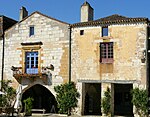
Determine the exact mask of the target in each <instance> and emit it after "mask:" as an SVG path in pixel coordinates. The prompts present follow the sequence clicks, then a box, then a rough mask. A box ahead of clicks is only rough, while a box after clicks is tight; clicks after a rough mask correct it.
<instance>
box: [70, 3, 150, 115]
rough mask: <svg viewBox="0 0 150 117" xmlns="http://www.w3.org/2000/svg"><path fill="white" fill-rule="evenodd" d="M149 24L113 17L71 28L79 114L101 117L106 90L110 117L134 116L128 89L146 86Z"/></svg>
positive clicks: (118, 16)
mask: <svg viewBox="0 0 150 117" xmlns="http://www.w3.org/2000/svg"><path fill="white" fill-rule="evenodd" d="M85 4H86V5H85ZM82 7H89V4H88V3H84V5H83V6H82ZM82 7H81V13H82V9H83V8H82ZM87 14H88V13H87ZM87 14H82V15H83V16H82V17H84V15H87ZM89 14H90V12H89ZM85 17H86V16H85ZM148 22H149V21H148V19H147V18H129V17H124V16H120V15H117V14H115V15H111V16H108V17H104V18H101V19H98V20H94V21H87V22H83V21H82V20H81V23H76V24H72V25H71V26H72V49H71V50H72V54H71V61H72V64H71V65H72V69H71V71H72V75H71V76H72V80H73V81H75V82H77V87H78V90H79V92H80V94H81V98H80V99H79V105H80V106H79V107H80V108H78V109H79V110H78V112H79V113H80V114H82V115H101V114H102V113H103V112H102V110H101V99H102V98H103V96H104V92H105V91H106V90H107V87H109V88H110V90H111V97H112V100H111V110H112V115H122V116H123V115H133V105H132V103H131V95H130V91H131V89H133V88H135V87H141V88H144V89H145V88H147V87H148V85H147V83H148V80H147V60H146V57H147V43H148V35H147V30H148Z"/></svg>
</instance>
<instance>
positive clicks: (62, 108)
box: [54, 82, 79, 115]
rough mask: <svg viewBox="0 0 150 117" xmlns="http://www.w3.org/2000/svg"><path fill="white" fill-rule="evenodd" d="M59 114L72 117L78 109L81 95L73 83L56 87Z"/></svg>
mask: <svg viewBox="0 0 150 117" xmlns="http://www.w3.org/2000/svg"><path fill="white" fill-rule="evenodd" d="M54 90H55V92H56V100H57V103H58V108H59V111H58V112H59V113H63V114H68V115H71V111H72V110H73V109H74V108H75V107H77V102H78V100H77V98H78V97H79V93H78V92H77V89H76V87H75V84H74V83H73V82H70V83H65V84H61V85H58V86H55V87H54Z"/></svg>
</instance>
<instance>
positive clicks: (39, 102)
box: [21, 84, 57, 113]
mask: <svg viewBox="0 0 150 117" xmlns="http://www.w3.org/2000/svg"><path fill="white" fill-rule="evenodd" d="M22 92H23V93H22V100H21V101H22V104H23V111H24V103H23V100H24V99H26V98H28V97H32V98H33V99H34V101H33V108H34V109H45V110H46V112H51V113H53V112H54V113H56V112H57V102H56V99H55V96H54V95H53V93H52V92H51V91H50V90H49V89H48V88H47V87H45V86H43V85H42V84H32V85H30V86H27V87H25V88H24V89H23V91H22Z"/></svg>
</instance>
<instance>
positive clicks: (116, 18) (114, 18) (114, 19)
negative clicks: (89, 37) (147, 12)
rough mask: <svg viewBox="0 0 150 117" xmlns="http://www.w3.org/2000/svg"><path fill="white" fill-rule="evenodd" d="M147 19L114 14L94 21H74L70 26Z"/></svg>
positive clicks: (142, 20) (146, 19)
mask: <svg viewBox="0 0 150 117" xmlns="http://www.w3.org/2000/svg"><path fill="white" fill-rule="evenodd" d="M148 21H149V20H148V18H144V17H137V18H130V17H125V16H121V15H118V14H114V15H111V16H108V17H104V18H100V19H97V20H94V21H88V22H80V23H75V24H72V25H71V26H72V27H83V26H97V25H110V24H121V23H122V24H124V23H137V22H148Z"/></svg>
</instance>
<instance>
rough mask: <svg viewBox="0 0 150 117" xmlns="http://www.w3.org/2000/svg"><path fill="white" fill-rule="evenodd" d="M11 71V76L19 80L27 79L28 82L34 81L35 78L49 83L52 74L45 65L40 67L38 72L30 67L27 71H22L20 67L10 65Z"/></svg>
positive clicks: (20, 81)
mask: <svg viewBox="0 0 150 117" xmlns="http://www.w3.org/2000/svg"><path fill="white" fill-rule="evenodd" d="M11 70H12V71H13V77H14V78H15V79H16V80H17V81H18V82H19V83H22V82H23V81H26V80H29V81H30V82H34V81H36V80H42V81H43V82H44V83H45V84H50V83H51V77H52V74H51V72H50V70H49V69H48V68H47V67H42V69H41V71H40V72H37V69H31V71H28V72H27V73H24V72H23V69H22V67H14V66H12V67H11Z"/></svg>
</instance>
